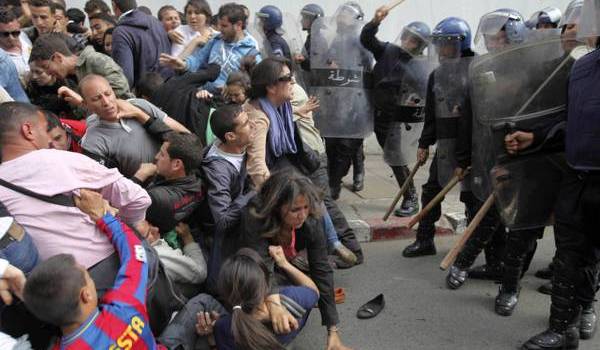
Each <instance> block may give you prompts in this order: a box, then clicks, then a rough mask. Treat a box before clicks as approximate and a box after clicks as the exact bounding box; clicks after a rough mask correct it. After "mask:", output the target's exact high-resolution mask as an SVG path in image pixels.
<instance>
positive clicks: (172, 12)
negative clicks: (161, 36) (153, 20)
mask: <svg viewBox="0 0 600 350" xmlns="http://www.w3.org/2000/svg"><path fill="white" fill-rule="evenodd" d="M157 17H158V20H159V21H160V23H162V25H163V28H165V32H167V33H169V32H170V31H172V30H173V29H175V28H177V27H179V26H180V25H181V18H180V17H179V12H178V11H177V9H176V8H175V7H173V6H172V5H165V6H163V7H161V8H160V9H159V10H158V15H157Z"/></svg>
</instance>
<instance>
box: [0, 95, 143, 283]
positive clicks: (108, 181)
mask: <svg viewBox="0 0 600 350" xmlns="http://www.w3.org/2000/svg"><path fill="white" fill-rule="evenodd" d="M0 116H2V117H0V147H1V155H2V164H0V179H1V180H4V181H7V182H9V183H10V184H12V185H17V186H20V187H21V188H24V189H26V190H29V191H31V192H33V193H34V195H35V194H37V195H42V196H47V197H53V196H55V197H54V198H56V196H57V195H58V196H59V197H62V198H63V199H65V198H67V199H69V198H70V197H71V196H72V195H73V194H76V193H78V190H79V189H82V188H86V189H92V190H97V191H99V192H100V193H101V194H102V196H103V197H104V198H105V199H106V200H107V201H108V202H109V203H110V204H111V205H112V206H113V207H115V208H117V209H118V210H119V215H120V217H121V218H122V219H123V220H124V221H125V222H126V223H128V224H130V225H132V226H134V225H135V224H136V223H138V222H139V221H141V220H143V219H144V217H145V215H146V208H148V206H149V205H150V197H149V196H148V194H147V193H146V191H145V190H144V189H142V188H141V187H140V186H138V185H137V184H135V183H133V182H132V181H130V180H128V179H126V178H125V177H124V176H123V175H121V174H120V173H119V171H118V170H116V169H107V168H106V167H104V166H102V165H100V164H99V163H97V162H96V161H94V160H92V159H91V158H88V157H86V156H84V155H81V154H78V153H73V152H66V151H59V150H53V149H48V147H49V141H50V140H49V138H48V134H47V133H46V128H47V121H46V118H45V117H44V114H43V113H42V112H41V110H40V109H39V108H38V107H36V106H33V105H30V104H26V103H21V102H9V103H4V104H2V105H0ZM6 185H7V184H0V201H1V202H2V203H4V205H5V206H6V207H7V208H8V210H9V211H10V213H11V214H12V216H13V217H14V218H15V219H16V220H17V221H19V223H20V224H21V225H22V226H23V227H24V228H25V229H26V230H27V231H28V232H29V234H30V235H31V237H32V238H33V241H34V243H35V245H36V246H37V248H38V250H39V254H40V258H41V259H42V260H46V259H48V258H49V257H51V256H54V255H56V254H62V253H65V254H72V255H73V256H74V257H75V259H76V260H77V261H78V262H79V263H80V264H82V265H83V266H85V267H86V268H88V269H90V268H95V267H97V266H103V265H107V266H109V267H106V268H103V270H104V269H106V270H109V269H111V268H110V266H111V265H114V263H117V262H118V257H117V256H116V254H115V251H114V249H113V247H112V245H111V243H110V242H109V241H108V239H107V238H106V235H104V234H103V233H102V232H100V231H99V230H98V229H97V228H96V225H95V224H94V222H92V221H91V220H90V219H89V217H88V216H87V215H86V214H84V213H83V212H81V211H80V210H79V209H77V208H76V207H74V206H67V205H59V204H54V203H50V202H48V201H46V200H42V199H38V198H35V197H34V196H32V195H27V194H23V193H21V192H19V191H17V190H15V189H9V188H8V187H6ZM65 195H66V196H65ZM90 272H91V271H90ZM115 272H116V270H115ZM99 275H101V274H99ZM92 276H94V274H92ZM111 279H114V275H113V276H110V277H109V278H108V281H107V282H109V285H108V286H107V287H110V283H112V280H111ZM96 282H97V286H98V289H103V288H102V287H103V286H102V284H103V283H98V281H96Z"/></svg>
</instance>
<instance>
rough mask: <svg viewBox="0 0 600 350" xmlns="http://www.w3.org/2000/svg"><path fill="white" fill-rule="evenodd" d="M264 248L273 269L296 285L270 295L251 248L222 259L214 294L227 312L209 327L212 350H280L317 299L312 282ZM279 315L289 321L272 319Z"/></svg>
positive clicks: (268, 281)
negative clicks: (220, 299) (216, 292)
mask: <svg viewBox="0 0 600 350" xmlns="http://www.w3.org/2000/svg"><path fill="white" fill-rule="evenodd" d="M268 248H269V254H270V256H271V258H272V259H273V260H274V262H275V264H276V265H277V267H278V268H279V269H280V270H282V271H285V273H286V274H287V275H288V276H289V279H290V281H291V282H292V284H294V285H296V286H287V287H283V288H281V289H279V291H278V292H277V294H272V293H271V290H270V288H271V283H272V278H271V275H270V273H269V269H268V268H267V266H266V264H265V263H264V261H262V259H261V257H260V256H259V255H258V254H257V253H256V252H255V251H253V250H251V249H241V250H240V251H239V252H238V253H237V254H235V255H234V256H232V257H230V258H229V259H227V261H225V263H224V264H223V269H222V270H221V274H220V275H219V291H220V295H221V296H222V297H223V300H224V301H225V306H226V308H227V311H229V314H228V315H224V316H221V317H219V319H218V320H217V321H216V324H215V325H214V336H215V340H216V344H217V348H218V349H231V350H233V349H249V350H259V349H282V350H283V349H285V347H284V346H285V345H287V344H289V343H290V342H291V341H292V340H293V339H294V338H295V337H296V336H298V334H300V332H301V331H302V329H303V327H304V325H305V324H306V321H307V319H308V316H309V315H310V311H311V310H312V308H313V307H314V306H315V304H316V303H317V301H318V300H319V290H318V289H317V286H316V285H315V283H314V282H313V281H312V280H311V279H310V278H308V277H307V276H306V275H305V274H303V273H302V272H301V271H300V270H298V269H296V268H295V267H294V266H293V265H292V264H290V263H289V262H288V261H287V260H286V257H285V254H284V251H283V249H282V248H281V247H280V246H269V247H268ZM282 312H283V313H289V316H291V317H289V316H288V318H280V317H278V315H280V314H281V313H282ZM269 322H272V323H271V324H270V325H269Z"/></svg>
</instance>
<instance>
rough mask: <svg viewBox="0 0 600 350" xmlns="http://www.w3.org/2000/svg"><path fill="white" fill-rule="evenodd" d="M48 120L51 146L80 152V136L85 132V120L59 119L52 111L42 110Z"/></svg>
mask: <svg viewBox="0 0 600 350" xmlns="http://www.w3.org/2000/svg"><path fill="white" fill-rule="evenodd" d="M44 114H45V115H46V119H47V120H48V137H49V138H50V144H51V148H54V149H57V150H61V151H71V152H77V153H81V152H82V151H83V149H82V148H81V138H82V137H83V135H84V134H85V130H86V124H85V121H79V120H72V119H59V118H58V117H57V116H56V115H55V114H54V113H52V112H49V111H44Z"/></svg>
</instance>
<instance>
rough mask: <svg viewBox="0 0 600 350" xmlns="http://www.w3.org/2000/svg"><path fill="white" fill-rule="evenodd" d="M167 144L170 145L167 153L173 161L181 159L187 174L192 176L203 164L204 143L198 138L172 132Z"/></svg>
mask: <svg viewBox="0 0 600 350" xmlns="http://www.w3.org/2000/svg"><path fill="white" fill-rule="evenodd" d="M165 142H168V143H169V147H168V148H167V153H169V157H170V158H172V159H180V160H181V161H182V162H183V167H184V169H185V173H186V174H192V173H193V172H194V171H195V170H196V169H198V168H199V167H200V163H201V162H202V148H203V145H202V141H201V140H200V138H198V136H196V135H194V134H189V133H176V132H171V133H169V134H167V136H166V138H165Z"/></svg>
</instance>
